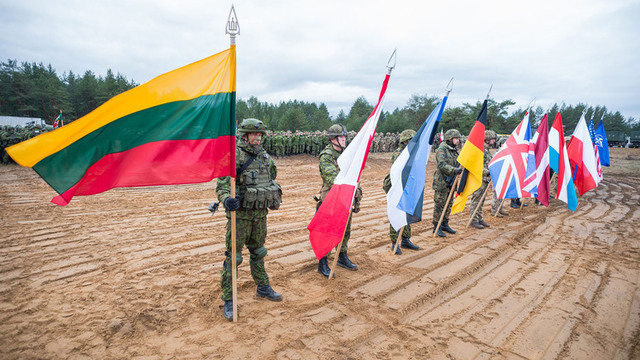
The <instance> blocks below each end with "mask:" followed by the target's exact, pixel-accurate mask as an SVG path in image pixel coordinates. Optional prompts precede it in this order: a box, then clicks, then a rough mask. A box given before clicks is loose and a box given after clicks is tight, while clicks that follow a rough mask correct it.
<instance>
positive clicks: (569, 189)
mask: <svg viewBox="0 0 640 360" xmlns="http://www.w3.org/2000/svg"><path fill="white" fill-rule="evenodd" d="M549 166H550V167H551V169H553V171H555V172H556V174H558V188H557V191H556V199H559V200H562V201H564V202H565V203H567V207H568V208H569V210H571V211H575V210H576V208H577V207H578V197H577V196H576V190H575V188H574V186H573V180H572V179H571V165H569V155H568V154H567V146H566V144H565V142H564V130H563V129H562V116H561V115H560V112H558V113H556V118H555V120H554V121H553V125H552V126H551V129H550V130H549Z"/></svg>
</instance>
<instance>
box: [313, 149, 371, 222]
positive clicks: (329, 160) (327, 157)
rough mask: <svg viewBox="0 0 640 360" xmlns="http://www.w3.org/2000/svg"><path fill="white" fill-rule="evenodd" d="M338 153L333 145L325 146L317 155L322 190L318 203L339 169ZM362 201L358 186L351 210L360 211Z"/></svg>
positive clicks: (331, 184)
mask: <svg viewBox="0 0 640 360" xmlns="http://www.w3.org/2000/svg"><path fill="white" fill-rule="evenodd" d="M339 156H340V152H339V151H337V150H335V149H334V148H333V145H331V144H329V145H327V146H326V147H325V148H324V149H323V150H322V151H321V152H320V155H318V157H319V159H320V164H319V167H320V177H321V178H322V188H321V189H320V201H323V200H324V198H325V197H327V194H328V193H329V190H331V187H332V186H333V182H334V181H335V180H336V177H337V176H338V173H340V168H339V167H338V157H339ZM361 199H362V189H361V188H360V186H358V189H357V190H356V195H355V200H354V201H353V210H355V212H358V211H359V210H360V200H361Z"/></svg>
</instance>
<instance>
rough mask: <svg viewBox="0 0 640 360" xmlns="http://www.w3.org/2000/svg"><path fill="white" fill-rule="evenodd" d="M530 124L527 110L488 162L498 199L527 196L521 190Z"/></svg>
mask: <svg viewBox="0 0 640 360" xmlns="http://www.w3.org/2000/svg"><path fill="white" fill-rule="evenodd" d="M530 141H531V124H530V123H529V112H528V111H527V113H526V114H524V118H523V119H522V121H521V122H520V124H518V126H517V127H516V129H515V130H514V131H513V132H512V133H511V135H509V138H508V139H507V141H506V142H505V143H504V144H503V145H502V147H500V150H498V152H497V153H496V154H495V155H494V156H493V159H491V162H489V172H490V173H491V180H493V187H494V191H495V192H496V195H497V196H498V198H499V199H515V198H522V197H529V196H530V195H529V193H528V192H526V191H524V190H522V188H523V186H524V178H525V175H526V173H527V163H528V155H529V154H528V153H529V142H530Z"/></svg>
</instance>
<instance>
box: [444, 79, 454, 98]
mask: <svg viewBox="0 0 640 360" xmlns="http://www.w3.org/2000/svg"><path fill="white" fill-rule="evenodd" d="M444 90H445V91H446V92H447V94H446V95H445V96H449V93H450V92H451V91H452V90H453V77H451V80H449V83H448V84H447V87H446V88H445V89H444Z"/></svg>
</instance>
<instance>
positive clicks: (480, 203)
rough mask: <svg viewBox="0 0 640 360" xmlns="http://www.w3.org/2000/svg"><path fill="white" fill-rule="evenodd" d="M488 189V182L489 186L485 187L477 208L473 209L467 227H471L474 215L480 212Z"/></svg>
mask: <svg viewBox="0 0 640 360" xmlns="http://www.w3.org/2000/svg"><path fill="white" fill-rule="evenodd" d="M487 190H489V184H487V188H486V189H484V192H483V193H482V197H481V198H480V202H478V205H476V209H475V210H473V214H471V218H470V219H469V222H468V223H467V227H469V226H470V225H471V222H472V221H473V217H474V216H476V213H477V212H478V209H479V208H480V206H481V205H482V204H483V203H484V198H485V197H486V196H487Z"/></svg>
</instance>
